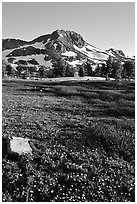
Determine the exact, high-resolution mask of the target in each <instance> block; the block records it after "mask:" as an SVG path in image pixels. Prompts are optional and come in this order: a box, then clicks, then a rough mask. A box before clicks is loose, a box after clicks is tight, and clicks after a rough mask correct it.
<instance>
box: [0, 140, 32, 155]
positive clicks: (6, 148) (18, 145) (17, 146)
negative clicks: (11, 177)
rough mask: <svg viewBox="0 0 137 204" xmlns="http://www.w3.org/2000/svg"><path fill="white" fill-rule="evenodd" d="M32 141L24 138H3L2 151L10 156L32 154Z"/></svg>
mask: <svg viewBox="0 0 137 204" xmlns="http://www.w3.org/2000/svg"><path fill="white" fill-rule="evenodd" d="M29 141H30V139H26V138H22V137H11V138H3V141H2V148H3V149H2V151H3V153H6V154H10V155H22V154H32V148H31V146H30V144H29Z"/></svg>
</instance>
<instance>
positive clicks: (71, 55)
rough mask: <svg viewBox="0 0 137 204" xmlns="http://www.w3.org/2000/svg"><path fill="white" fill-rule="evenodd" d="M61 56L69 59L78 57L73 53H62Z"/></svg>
mask: <svg viewBox="0 0 137 204" xmlns="http://www.w3.org/2000/svg"><path fill="white" fill-rule="evenodd" d="M61 55H63V56H68V57H76V56H77V54H76V53H75V52H73V51H66V52H64V53H62V54H61Z"/></svg>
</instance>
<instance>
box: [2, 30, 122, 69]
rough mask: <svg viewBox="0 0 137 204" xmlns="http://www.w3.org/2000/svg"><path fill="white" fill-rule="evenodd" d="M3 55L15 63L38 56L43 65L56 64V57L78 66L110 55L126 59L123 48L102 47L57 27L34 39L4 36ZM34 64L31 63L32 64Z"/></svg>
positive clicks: (95, 62)
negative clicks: (103, 48)
mask: <svg viewBox="0 0 137 204" xmlns="http://www.w3.org/2000/svg"><path fill="white" fill-rule="evenodd" d="M2 50H3V59H5V60H6V61H9V60H10V59H12V63H17V62H19V61H20V60H24V61H25V60H26V61H27V62H30V61H31V60H33V61H34V60H36V61H37V62H38V64H39V65H44V66H47V64H48V65H49V64H50V66H52V61H55V60H58V59H62V60H65V61H66V63H68V64H70V65H72V66H73V67H76V66H77V65H80V64H82V63H84V62H85V61H88V62H89V63H90V64H92V65H97V64H99V63H105V62H106V60H107V59H108V57H109V56H111V57H113V58H117V59H119V60H121V61H124V60H126V57H125V55H124V53H123V52H122V51H121V50H115V49H112V48H111V49H109V50H107V51H104V50H101V49H99V48H96V47H95V46H92V45H90V44H88V43H87V42H85V40H84V39H83V37H82V36H81V35H80V34H78V33H76V32H74V31H65V30H56V31H54V32H53V33H52V34H47V35H43V36H40V37H37V38H35V39H34V40H32V41H28V42H27V41H23V40H19V39H17V40H16V39H4V40H3V41H2ZM30 65H31V64H30Z"/></svg>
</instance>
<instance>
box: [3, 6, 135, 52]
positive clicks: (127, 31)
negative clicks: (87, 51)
mask: <svg viewBox="0 0 137 204" xmlns="http://www.w3.org/2000/svg"><path fill="white" fill-rule="evenodd" d="M60 29H64V30H72V31H75V32H77V33H79V34H80V35H82V37H83V38H84V40H85V41H86V42H88V43H90V44H91V45H93V46H95V47H98V48H101V49H104V50H106V49H109V48H115V49H121V50H122V51H123V52H124V53H125V54H126V55H128V56H133V55H135V3H134V2H3V3H2V38H16V39H17V38H18V39H22V40H26V41H29V40H32V39H34V38H36V37H38V36H41V35H45V34H50V33H52V32H53V31H55V30H60Z"/></svg>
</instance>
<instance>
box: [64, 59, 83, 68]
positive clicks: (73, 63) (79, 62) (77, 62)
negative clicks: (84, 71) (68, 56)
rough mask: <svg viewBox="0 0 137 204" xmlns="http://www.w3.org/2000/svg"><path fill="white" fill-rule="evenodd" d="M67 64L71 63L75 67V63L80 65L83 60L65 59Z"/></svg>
mask: <svg viewBox="0 0 137 204" xmlns="http://www.w3.org/2000/svg"><path fill="white" fill-rule="evenodd" d="M67 63H68V64H70V65H72V66H73V67H76V66H77V65H82V64H83V61H80V60H74V61H72V62H69V61H67Z"/></svg>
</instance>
